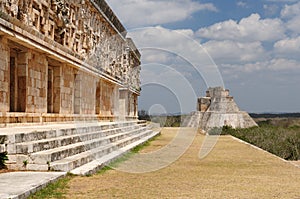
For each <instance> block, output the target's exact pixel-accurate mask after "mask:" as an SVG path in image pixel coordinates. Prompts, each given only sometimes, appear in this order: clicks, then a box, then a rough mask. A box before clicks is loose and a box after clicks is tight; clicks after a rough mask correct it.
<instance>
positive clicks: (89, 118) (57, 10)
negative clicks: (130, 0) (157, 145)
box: [0, 0, 158, 174]
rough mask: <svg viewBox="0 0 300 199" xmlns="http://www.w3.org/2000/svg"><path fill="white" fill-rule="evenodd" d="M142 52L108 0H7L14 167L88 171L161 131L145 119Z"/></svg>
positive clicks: (0, 112)
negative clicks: (141, 115) (142, 113)
mask: <svg viewBox="0 0 300 199" xmlns="http://www.w3.org/2000/svg"><path fill="white" fill-rule="evenodd" d="M140 57H141V55H140V53H139V51H138V50H137V48H136V46H135V44H134V42H133V41H132V40H131V39H130V38H127V32H126V30H125V28H124V27H123V25H122V24H121V22H120V21H119V19H118V18H117V16H116V15H115V14H114V13H113V11H112V10H111V8H110V7H109V6H108V4H107V3H106V2H105V0H0V126H1V127H3V128H1V129H0V152H4V151H7V152H8V154H9V161H8V166H9V168H12V169H28V170H57V171H71V172H72V173H75V174H87V173H89V172H91V171H94V170H95V169H96V168H100V167H102V166H103V165H104V163H106V162H109V161H111V160H112V159H114V158H116V157H118V156H119V155H122V154H123V153H124V152H126V151H128V150H130V149H131V148H132V147H135V146H136V145H138V144H141V143H143V142H145V141H146V140H147V139H149V138H151V137H153V136H155V135H156V134H157V133H158V132H153V131H152V130H150V129H149V128H148V127H147V125H146V123H145V122H142V121H138V120H137V110H138V109H137V105H138V104H137V98H138V96H139V95H140V78H139V76H140V70H141V67H140ZM84 121H85V122H84ZM41 124H43V126H41ZM37 125H39V126H37ZM16 126H17V127H16ZM8 127H10V128H8Z"/></svg>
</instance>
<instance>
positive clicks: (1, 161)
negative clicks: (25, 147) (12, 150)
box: [0, 152, 8, 169]
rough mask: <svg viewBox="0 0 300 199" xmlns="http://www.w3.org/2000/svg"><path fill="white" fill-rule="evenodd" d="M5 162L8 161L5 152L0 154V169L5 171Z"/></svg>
mask: <svg viewBox="0 0 300 199" xmlns="http://www.w3.org/2000/svg"><path fill="white" fill-rule="evenodd" d="M6 160H8V157H7V152H3V153H0V169H6V165H5V161H6Z"/></svg>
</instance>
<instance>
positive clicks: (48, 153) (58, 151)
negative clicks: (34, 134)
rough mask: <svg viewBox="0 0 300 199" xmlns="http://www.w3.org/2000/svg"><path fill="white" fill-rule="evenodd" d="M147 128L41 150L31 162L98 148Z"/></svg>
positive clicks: (58, 158)
mask: <svg viewBox="0 0 300 199" xmlns="http://www.w3.org/2000/svg"><path fill="white" fill-rule="evenodd" d="M143 130H145V127H142V128H139V129H135V130H132V131H129V132H125V133H118V134H115V135H110V136H106V137H103V138H99V139H94V140H89V141H87V142H78V143H75V144H70V145H67V146H62V147H58V148H54V149H49V150H45V151H40V152H36V153H32V154H30V155H29V156H30V160H29V163H34V164H45V163H47V162H53V161H57V160H61V159H63V158H66V157H69V156H72V155H76V154H79V153H82V152H84V151H87V150H90V149H93V148H97V147H99V146H103V145H106V144H108V143H111V142H115V141H117V140H120V139H124V138H125V137H128V136H131V135H133V134H136V133H140V132H142V131H143Z"/></svg>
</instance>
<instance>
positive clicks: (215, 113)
mask: <svg viewBox="0 0 300 199" xmlns="http://www.w3.org/2000/svg"><path fill="white" fill-rule="evenodd" d="M187 126H192V127H199V128H201V129H203V130H208V129H211V128H213V127H223V126H231V127H233V128H248V127H252V126H257V124H256V123H255V121H254V120H253V119H252V118H251V117H250V116H249V114H248V113H247V112H244V111H241V110H240V109H239V107H238V106H237V104H236V102H235V101H234V98H233V97H232V96H230V95H229V90H227V89H226V90H225V89H224V88H222V87H215V88H209V89H208V90H207V91H206V96H205V97H201V98H198V103H197V111H196V112H194V113H192V115H191V118H190V120H189V122H188V124H187Z"/></svg>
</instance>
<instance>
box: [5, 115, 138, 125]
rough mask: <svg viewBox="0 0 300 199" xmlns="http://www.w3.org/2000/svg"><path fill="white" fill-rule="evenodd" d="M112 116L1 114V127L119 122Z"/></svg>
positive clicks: (128, 119)
mask: <svg viewBox="0 0 300 199" xmlns="http://www.w3.org/2000/svg"><path fill="white" fill-rule="evenodd" d="M136 119H137V117H128V118H126V120H127V121H131V120H136ZM117 120H118V117H117V116H112V115H107V116H106V115H83V114H45V113H43V114H39V113H0V127H12V126H25V125H40V124H51V123H70V122H84V121H95V122H98V121H101V122H103V121H108V122H113V121H117Z"/></svg>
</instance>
